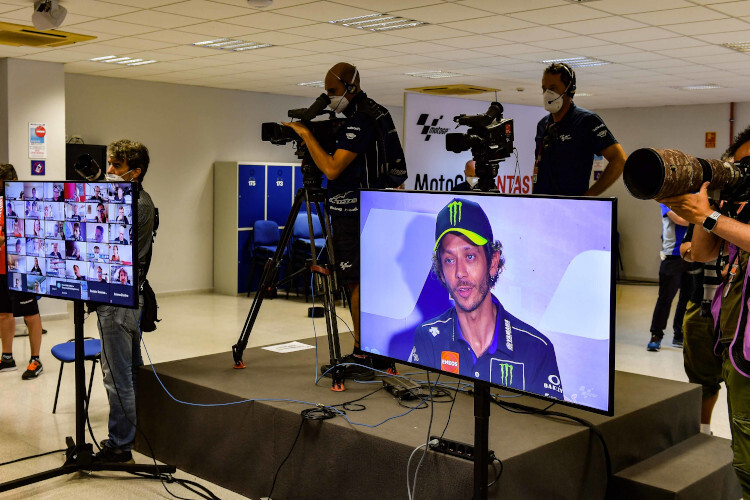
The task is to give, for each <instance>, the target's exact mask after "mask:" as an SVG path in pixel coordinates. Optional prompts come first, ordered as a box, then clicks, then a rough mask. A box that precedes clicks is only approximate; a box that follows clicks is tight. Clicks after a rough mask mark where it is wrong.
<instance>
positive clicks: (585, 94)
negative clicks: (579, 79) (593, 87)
mask: <svg viewBox="0 0 750 500" xmlns="http://www.w3.org/2000/svg"><path fill="white" fill-rule="evenodd" d="M592 95H594V94H589V93H588V92H576V97H591V96H592Z"/></svg>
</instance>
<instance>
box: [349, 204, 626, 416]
mask: <svg viewBox="0 0 750 500" xmlns="http://www.w3.org/2000/svg"><path fill="white" fill-rule="evenodd" d="M367 192H389V193H394V195H396V196H399V195H408V194H420V195H425V194H426V195H433V194H436V195H443V196H454V197H461V196H462V195H465V196H468V197H474V196H479V197H483V196H488V197H492V196H500V197H508V198H511V197H515V198H532V199H533V198H538V199H569V200H586V201H591V202H601V203H607V204H610V205H611V219H610V224H611V226H610V249H611V250H610V286H609V289H610V290H609V304H610V311H609V353H608V370H607V372H608V378H609V380H608V381H607V408H605V409H600V408H595V407H592V406H587V405H583V404H580V403H575V402H572V401H566V400H565V399H556V398H551V397H546V396H544V395H542V394H537V393H534V392H529V391H524V390H521V389H515V388H512V387H506V386H503V385H499V384H495V383H492V382H488V381H486V380H482V379H478V378H474V377H467V376H465V375H461V374H457V373H449V372H445V371H442V370H439V369H436V368H433V367H430V366H425V365H421V364H418V363H413V362H409V361H407V360H403V359H399V358H394V357H391V356H386V355H383V354H379V353H373V352H370V351H366V350H362V349H361V348H359V347H355V349H354V352H355V353H357V354H362V355H368V356H372V357H373V358H374V359H376V360H380V361H386V362H389V363H390V362H393V363H398V364H401V365H406V366H411V367H413V368H417V369H420V370H427V371H430V372H432V373H436V374H440V375H442V376H448V377H451V378H457V379H460V380H462V381H466V382H470V383H475V382H480V383H484V384H489V385H490V387H492V388H493V389H497V390H501V391H508V392H511V393H514V394H520V395H523V396H529V397H532V398H535V399H539V400H542V401H545V402H548V403H556V404H560V405H564V406H568V407H571V408H576V409H579V410H583V411H587V412H590V413H595V414H599V415H605V416H610V417H611V416H613V415H614V386H615V338H616V331H615V313H616V264H617V255H616V250H617V198H615V197H588V196H555V195H532V194H508V193H497V192H484V191H469V192H446V191H416V190H406V189H397V190H393V189H387V190H379V189H362V190H361V195H360V199H359V214H358V218H359V231H360V235H361V231H362V228H363V224H364V220H363V213H362V209H361V205H362V199H363V197H366V196H367V195H366V193H367ZM361 252H362V249H361V246H360V281H359V286H360V290H359V292H360V295H361V294H362V289H361V285H362V280H361V266H362V258H361ZM360 300H361V296H360ZM358 314H359V318H358V320H359V322H358V324H359V325H360V335H361V331H362V330H361V325H362V323H361V321H362V315H361V309H360V311H358Z"/></svg>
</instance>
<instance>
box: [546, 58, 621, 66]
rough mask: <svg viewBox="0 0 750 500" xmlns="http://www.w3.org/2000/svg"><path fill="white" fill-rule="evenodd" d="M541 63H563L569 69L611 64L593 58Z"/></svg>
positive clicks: (551, 60) (548, 60)
mask: <svg viewBox="0 0 750 500" xmlns="http://www.w3.org/2000/svg"><path fill="white" fill-rule="evenodd" d="M541 62H543V63H544V64H553V63H565V64H567V65H568V66H570V67H571V68H587V67H589V66H604V65H605V64H612V63H611V62H609V61H603V60H601V59H594V58H593V57H568V58H565V59H546V60H544V61H541Z"/></svg>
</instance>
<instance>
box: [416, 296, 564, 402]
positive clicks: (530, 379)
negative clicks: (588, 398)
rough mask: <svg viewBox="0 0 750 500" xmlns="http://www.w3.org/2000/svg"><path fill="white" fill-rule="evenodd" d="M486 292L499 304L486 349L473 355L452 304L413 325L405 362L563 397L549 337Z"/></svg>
mask: <svg viewBox="0 0 750 500" xmlns="http://www.w3.org/2000/svg"><path fill="white" fill-rule="evenodd" d="M490 296H491V297H492V302H493V304H495V306H496V307H497V321H496V322H495V333H494V336H493V339H492V343H491V344H490V346H489V348H488V349H487V351H486V352H485V353H484V354H482V355H481V356H480V357H478V358H477V356H476V355H475V354H474V351H473V350H472V348H471V346H469V343H468V342H466V340H464V338H463V336H462V335H461V327H460V325H459V322H458V316H457V313H456V308H455V307H452V308H450V309H448V310H447V311H445V312H444V313H443V314H441V315H440V316H438V317H436V318H433V319H431V320H429V321H426V322H424V323H422V324H421V325H419V326H418V327H417V329H416V330H415V332H414V347H413V348H412V351H411V354H410V355H409V362H410V363H415V364H419V365H424V366H429V367H432V368H436V369H439V370H443V371H445V372H449V373H458V374H459V375H463V376H466V377H471V378H478V379H481V380H485V381H487V382H490V383H493V384H497V385H501V386H505V387H510V388H513V389H518V390H522V391H527V392H532V393H535V394H539V395H543V396H547V397H552V398H556V399H563V389H562V383H561V381H560V371H559V370H558V368H557V357H556V356H555V348H554V346H553V345H552V342H550V341H549V339H548V338H547V337H545V336H544V335H542V334H541V333H540V332H539V331H537V330H536V329H535V328H534V327H532V326H530V325H528V324H526V323H524V322H523V321H521V320H519V319H518V318H516V317H515V316H513V315H512V314H510V313H508V312H507V311H506V310H505V309H504V308H503V306H502V305H501V304H500V302H499V301H498V300H497V298H495V296H494V295H490Z"/></svg>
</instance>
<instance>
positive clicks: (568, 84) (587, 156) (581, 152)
mask: <svg viewBox="0 0 750 500" xmlns="http://www.w3.org/2000/svg"><path fill="white" fill-rule="evenodd" d="M542 91H543V92H544V94H543V99H544V101H543V103H544V109H546V110H547V111H549V113H550V114H549V115H547V116H545V117H544V118H542V119H541V120H540V121H539V124H538V125H537V127H536V139H535V141H536V163H535V164H534V194H556V195H564V196H599V195H600V194H602V193H603V192H604V191H605V190H606V189H607V188H608V187H609V186H611V185H612V184H614V182H615V181H616V180H617V179H618V178H619V177H620V175H622V169H623V167H624V166H625V159H626V155H625V151H624V150H623V149H622V146H620V144H619V143H618V142H617V139H615V138H614V136H613V135H612V133H611V132H610V131H609V129H608V128H607V126H606V125H605V124H604V122H603V121H602V119H601V118H599V116H598V115H597V114H596V113H592V112H591V111H589V110H587V109H583V108H579V107H578V106H576V105H575V104H574V103H573V96H574V95H575V91H576V74H575V72H574V71H573V69H572V68H571V67H570V66H568V65H567V64H562V63H553V64H550V65H549V66H547V68H546V69H545V70H544V75H543V76H542ZM594 155H601V156H603V157H604V158H606V160H607V162H608V164H607V167H606V168H605V169H604V172H602V175H601V177H599V179H598V180H597V181H596V182H595V183H594V185H593V186H591V187H589V179H590V177H591V169H592V166H593V161H594Z"/></svg>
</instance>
